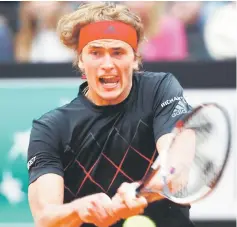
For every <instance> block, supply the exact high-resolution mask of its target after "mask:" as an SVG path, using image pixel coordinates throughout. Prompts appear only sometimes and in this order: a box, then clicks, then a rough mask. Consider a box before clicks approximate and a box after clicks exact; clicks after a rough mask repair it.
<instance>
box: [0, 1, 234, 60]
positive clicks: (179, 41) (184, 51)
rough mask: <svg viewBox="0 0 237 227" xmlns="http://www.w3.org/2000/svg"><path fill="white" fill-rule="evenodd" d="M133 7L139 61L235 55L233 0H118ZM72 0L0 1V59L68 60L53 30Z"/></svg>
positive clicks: (67, 52) (71, 6)
mask: <svg viewBox="0 0 237 227" xmlns="http://www.w3.org/2000/svg"><path fill="white" fill-rule="evenodd" d="M120 3H123V4H126V5H128V6H129V8H130V9H131V10H134V11H135V12H137V13H138V14H139V15H140V16H141V18H142V20H143V23H144V27H145V36H146V40H144V42H143V43H142V44H141V46H140V52H141V55H142V57H143V60H144V61H150V62H152V61H188V60H197V61H198V60H203V59H204V60H208V59H214V60H219V59H229V58H235V57H236V40H237V39H236V38H237V37H236V28H237V26H236V25H237V24H236V23H237V20H236V18H235V17H236V2H235V1H194V2H193V1H192V2H191V1H190V2H189V1H182V2H179V1H160V2H159V1H154V2H145V1H144V2H142V1H140V2H127V1H126V2H120ZM80 4H81V2H79V1H76V2H74V1H73V2H71V1H65V2H63V1H51V2H45V1H42V2H36V1H24V2H23V1H19V2H11V1H9V2H4V1H2V2H0V41H1V42H0V63H1V62H33V63H35V62H44V63H45V62H50V63H52V62H71V61H72V60H73V59H74V53H72V52H71V51H70V50H68V49H67V48H66V47H64V46H63V45H62V44H61V43H60V41H59V39H58V36H57V34H56V26H57V22H58V20H59V18H60V17H61V16H62V15H64V14H66V13H69V12H72V11H74V10H76V9H77V8H78V7H80Z"/></svg>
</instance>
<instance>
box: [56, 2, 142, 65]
mask: <svg viewBox="0 0 237 227" xmlns="http://www.w3.org/2000/svg"><path fill="white" fill-rule="evenodd" d="M104 20H116V21H121V22H124V23H126V24H129V25H131V26H133V27H134V28H135V29H136V31H137V37H138V44H140V43H141V42H142V41H143V39H144V29H143V24H142V22H141V19H140V17H139V16H137V15H136V14H135V13H133V12H131V11H130V10H129V8H128V7H126V6H125V5H122V4H115V3H110V2H93V3H84V4H81V5H80V6H79V8H78V10H76V11H75V12H73V13H70V14H67V15H64V16H63V17H62V18H61V19H60V20H59V22H58V26H57V32H58V34H59V37H60V40H61V42H62V43H63V44H64V45H65V46H67V47H68V48H70V49H72V50H74V51H75V52H76V59H75V62H74V63H73V64H74V66H77V64H78V60H79V55H80V54H79V53H78V52H77V46H78V37H79V34H80V29H81V28H82V27H83V26H85V25H87V24H90V23H93V22H96V21H104ZM135 55H136V57H137V59H138V61H139V64H141V56H140V55H139V53H137V52H136V53H135Z"/></svg>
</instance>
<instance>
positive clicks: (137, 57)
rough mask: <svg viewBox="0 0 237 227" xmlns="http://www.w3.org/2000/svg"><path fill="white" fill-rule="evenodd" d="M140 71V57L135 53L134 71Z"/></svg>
mask: <svg viewBox="0 0 237 227" xmlns="http://www.w3.org/2000/svg"><path fill="white" fill-rule="evenodd" d="M138 69H139V55H138V54H137V53H134V61H133V70H138Z"/></svg>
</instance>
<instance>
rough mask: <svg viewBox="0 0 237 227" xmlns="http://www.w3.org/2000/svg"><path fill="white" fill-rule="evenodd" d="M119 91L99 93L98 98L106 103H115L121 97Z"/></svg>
mask: <svg viewBox="0 0 237 227" xmlns="http://www.w3.org/2000/svg"><path fill="white" fill-rule="evenodd" d="M121 94H122V92H121V91H110V92H101V93H100V94H99V96H100V97H101V98H102V99H103V100H106V101H115V100H116V99H119V97H120V96H121Z"/></svg>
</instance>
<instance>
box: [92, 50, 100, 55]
mask: <svg viewBox="0 0 237 227" xmlns="http://www.w3.org/2000/svg"><path fill="white" fill-rule="evenodd" d="M91 54H92V55H94V56H98V55H99V51H96V50H93V51H91Z"/></svg>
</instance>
